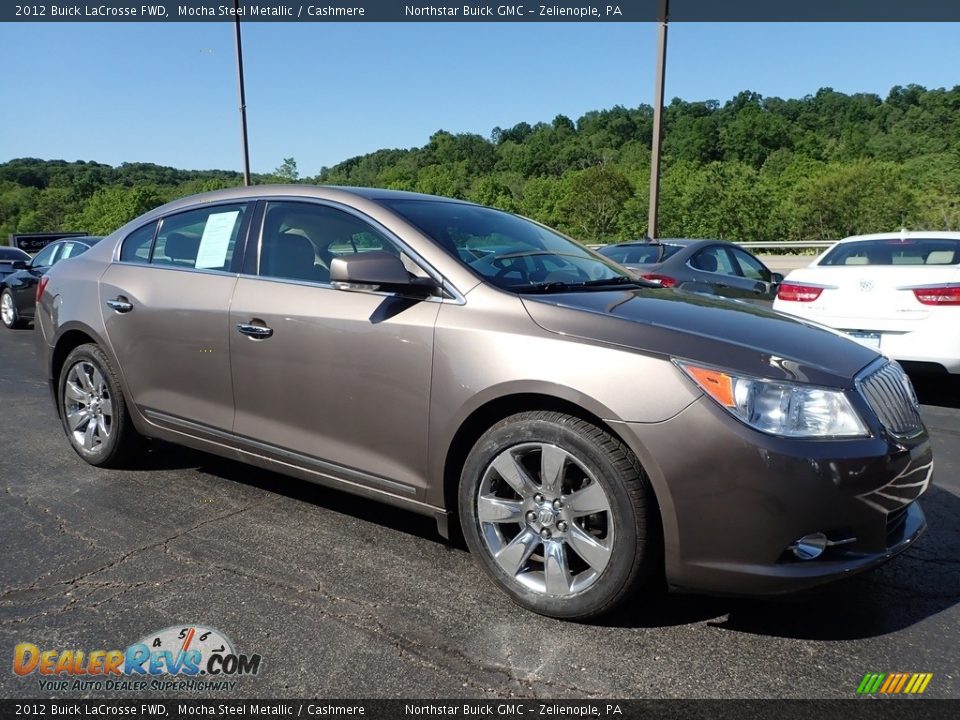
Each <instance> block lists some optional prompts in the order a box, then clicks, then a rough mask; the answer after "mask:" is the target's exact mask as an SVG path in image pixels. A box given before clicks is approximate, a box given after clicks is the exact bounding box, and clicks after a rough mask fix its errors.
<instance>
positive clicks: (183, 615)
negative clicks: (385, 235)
mask: <svg viewBox="0 0 960 720" xmlns="http://www.w3.org/2000/svg"><path fill="white" fill-rule="evenodd" d="M919 390H920V393H921V396H922V400H923V402H924V407H923V414H924V417H925V419H926V422H927V424H928V427H929V428H930V430H931V432H932V435H933V442H934V445H935V452H936V462H937V466H936V468H937V469H936V473H935V475H934V483H935V486H934V487H933V488H931V490H930V491H929V492H928V494H927V495H926V497H925V499H924V501H923V506H924V509H925V511H926V513H927V518H928V521H929V525H930V527H929V530H928V532H927V534H926V535H925V536H924V537H923V538H922V539H921V540H920V541H919V542H918V543H917V545H916V546H914V547H913V548H911V549H910V550H909V551H908V552H907V553H905V554H904V555H902V556H901V557H899V558H898V559H896V560H894V561H893V562H891V563H889V564H887V565H885V566H883V567H882V568H880V569H879V570H876V571H874V572H871V573H869V574H866V575H862V576H858V577H855V578H852V579H850V580H847V581H844V582H842V583H839V584H836V585H833V586H830V587H828V588H826V589H823V590H820V591H817V592H815V593H812V594H809V595H805V596H802V597H794V598H789V599H781V600H746V599H729V598H709V597H700V596H689V595H686V596H682V595H673V596H660V595H655V596H653V597H649V598H646V599H645V600H643V601H641V602H637V603H636V604H635V605H634V606H632V607H630V608H628V609H627V610H625V611H623V612H620V613H619V614H617V615H615V616H614V617H610V618H607V619H605V620H603V621H601V622H599V623H596V624H592V625H577V624H572V623H564V622H559V621H555V620H550V619H546V618H542V617H539V616H536V615H532V614H530V613H527V612H525V611H523V610H521V609H519V608H517V607H516V606H514V605H513V604H512V603H511V602H510V601H509V600H508V599H507V598H506V597H505V596H504V595H502V594H501V593H499V592H497V591H496V590H495V589H494V588H493V587H492V586H491V584H490V583H489V582H488V581H487V580H486V578H485V577H484V576H483V575H482V573H481V572H480V570H479V568H478V567H477V566H475V565H474V564H473V562H472V561H471V558H470V556H469V554H468V553H467V552H466V551H465V550H464V549H463V548H462V547H459V546H456V545H451V544H449V543H447V542H445V541H443V540H442V539H441V538H440V537H439V536H438V535H437V533H436V530H435V527H434V524H433V522H432V521H431V520H429V519H426V518H421V517H419V516H415V515H411V514H406V513H404V512H401V511H398V510H394V509H391V508H388V507H387V506H383V505H379V504H377V503H374V502H369V501H365V500H360V499H356V498H353V497H350V496H347V495H345V494H341V493H338V492H333V491H330V490H327V489H324V488H320V487H317V486H313V485H310V484H307V483H304V482H301V481H298V480H293V479H288V478H285V477H283V476H280V475H275V474H271V473H267V472H264V471H260V470H256V469H252V468H249V467H247V466H244V465H240V464H237V463H234V462H230V461H227V460H222V459H219V458H217V457H213V456H210V455H205V454H202V453H198V452H194V451H190V450H186V449H181V448H177V447H174V446H170V445H165V444H156V445H155V446H154V447H153V448H152V450H151V451H150V452H149V453H148V454H147V455H145V457H144V458H143V462H142V466H141V467H140V468H139V469H136V470H128V471H102V470H98V469H95V468H92V467H89V466H87V465H86V464H85V463H83V462H82V461H81V460H80V459H79V458H78V457H76V456H75V455H74V453H73V451H71V450H70V448H69V446H68V444H67V442H66V440H65V439H64V438H63V435H62V431H61V429H60V426H59V422H58V420H57V418H56V414H55V411H54V409H53V407H52V405H51V402H50V399H49V394H48V391H47V388H46V386H45V382H44V380H43V378H42V377H41V374H40V371H39V369H38V367H37V366H36V363H35V361H34V356H33V332H32V331H7V330H5V329H3V328H0V399H2V408H3V409H2V418H3V422H2V426H0V427H2V431H0V478H2V483H0V484H2V486H3V502H2V505H0V548H2V554H0V558H2V559H0V655H2V660H0V697H4V698H11V697H64V695H63V694H61V693H51V692H43V691H41V690H40V689H39V687H38V684H37V676H36V675H32V676H29V677H24V678H21V677H17V676H15V675H14V673H13V672H12V671H11V663H12V656H13V648H14V646H15V645H16V644H17V643H21V642H30V643H34V644H36V645H38V646H40V647H41V649H68V648H70V649H89V650H94V649H114V648H124V647H126V646H127V645H128V644H130V643H132V642H135V641H136V640H137V639H139V638H141V637H143V636H145V635H147V634H148V633H150V632H152V631H156V630H160V629H161V628H166V627H168V626H176V625H181V624H184V625H186V624H192V623H198V624H201V625H204V626H208V627H213V628H217V629H219V630H221V631H223V632H224V633H225V634H226V635H227V636H229V637H230V638H231V639H232V640H233V641H234V643H235V645H236V646H237V648H238V649H239V650H241V651H242V652H246V653H259V654H260V655H261V656H262V658H263V665H262V667H261V669H260V672H259V674H258V675H257V676H255V677H245V678H242V679H241V680H239V681H238V684H237V686H236V688H235V689H234V690H233V692H230V693H229V694H224V693H210V695H211V696H216V697H230V698H250V697H273V698H283V697H337V698H349V697H358V698H360V697H411V696H415V697H424V698H427V697H437V698H439V697H461V696H463V697H486V698H495V697H509V696H523V697H542V698H557V699H560V698H575V697H576V698H589V697H606V698H628V697H644V698H662V697H696V698H701V697H704V698H705V697H709V698H726V697H780V698H814V697H816V698H851V697H854V693H855V690H856V687H857V685H858V683H859V682H860V679H861V678H862V677H863V675H864V674H865V673H867V672H884V673H890V672H930V673H933V674H934V677H933V680H932V682H931V683H930V685H929V686H928V688H927V691H926V694H925V696H926V697H960V683H958V680H957V674H958V657H960V652H958V648H960V610H958V603H960V556H958V548H960V481H958V475H960V389H958V386H957V385H956V384H953V385H951V386H945V385H944V384H943V382H942V381H938V380H935V379H928V380H921V381H920V382H919ZM87 694H88V695H94V696H99V695H101V694H111V693H87ZM113 694H114V695H115V696H119V697H137V698H139V697H142V694H135V693H130V692H124V691H121V692H117V693H113ZM66 696H67V697H69V696H71V695H69V694H68V695H66Z"/></svg>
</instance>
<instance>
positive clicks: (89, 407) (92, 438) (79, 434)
mask: <svg viewBox="0 0 960 720" xmlns="http://www.w3.org/2000/svg"><path fill="white" fill-rule="evenodd" d="M57 402H58V403H59V406H60V419H61V421H62V423H63V430H64V432H65V433H66V435H67V439H68V440H69V441H70V446H71V447H72V448H73V449H74V451H75V452H76V453H77V455H79V456H80V457H82V458H83V459H84V460H86V461H87V462H88V463H90V464H91V465H95V466H97V467H123V466H125V465H127V464H128V463H129V462H130V461H131V460H133V458H134V456H135V455H136V454H137V451H139V450H140V449H141V448H142V438H141V436H140V435H139V434H138V433H137V431H136V428H134V426H133V422H132V421H131V420H130V414H129V412H128V411H127V404H126V400H125V399H124V397H123V391H122V390H121V388H120V381H119V380H118V379H117V375H116V373H115V372H114V370H113V367H112V366H111V365H110V361H109V360H108V359H107V356H106V355H104V353H103V351H102V350H101V349H100V348H99V347H98V346H97V345H94V344H92V343H89V344H86V345H80V346H78V347H76V348H74V350H73V351H72V352H71V353H70V354H69V355H68V356H67V359H66V361H65V362H64V364H63V370H62V372H61V373H60V381H59V383H58V389H57Z"/></svg>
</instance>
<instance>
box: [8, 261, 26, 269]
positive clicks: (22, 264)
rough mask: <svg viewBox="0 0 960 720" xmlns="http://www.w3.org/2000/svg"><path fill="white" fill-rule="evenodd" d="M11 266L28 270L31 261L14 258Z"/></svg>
mask: <svg viewBox="0 0 960 720" xmlns="http://www.w3.org/2000/svg"><path fill="white" fill-rule="evenodd" d="M11 267H13V269H14V270H26V269H27V268H28V267H30V263H28V262H27V261H26V260H14V261H13V265H12V266H11Z"/></svg>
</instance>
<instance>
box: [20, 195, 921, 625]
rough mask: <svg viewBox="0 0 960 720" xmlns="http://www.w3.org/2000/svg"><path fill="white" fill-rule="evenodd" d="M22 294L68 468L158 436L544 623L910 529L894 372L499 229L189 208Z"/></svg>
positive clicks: (309, 206)
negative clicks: (458, 535)
mask: <svg viewBox="0 0 960 720" xmlns="http://www.w3.org/2000/svg"><path fill="white" fill-rule="evenodd" d="M38 297H39V303H38V306H37V322H36V325H37V334H38V342H39V345H40V349H41V357H42V362H43V367H44V370H45V372H46V373H47V374H48V377H49V380H50V384H51V388H52V390H53V394H54V398H55V401H56V405H57V410H58V412H59V415H60V418H61V421H62V424H63V428H64V430H65V432H66V436H67V439H68V440H69V442H70V444H71V446H72V447H73V448H74V450H75V451H76V452H77V453H78V454H79V455H80V457H82V458H83V459H84V460H86V461H87V462H89V463H91V464H93V465H98V466H105V467H109V466H117V465H120V464H122V463H130V462H133V461H135V460H136V453H137V449H138V448H139V447H140V440H141V439H142V438H157V439H162V440H166V441H170V442H174V443H181V444H183V445H188V446H191V447H194V448H198V449H201V450H205V451H208V452H212V453H217V454H220V455H224V456H227V457H231V458H236V459H239V460H242V461H244V462H247V463H250V464H252V465H255V466H258V467H260V468H264V469H267V470H273V471H277V472H280V473H284V474H286V475H289V476H293V477H295V478H300V479H304V480H310V481H314V482H317V483H320V484H323V485H327V486H330V487H334V488H340V489H344V490H347V491H349V492H353V493H357V494H359V495H363V496H366V497H368V498H373V499H376V500H379V501H382V502H384V503H387V504H390V505H392V506H396V507H398V508H403V509H407V510H413V511H415V512H419V513H424V514H428V515H431V516H433V517H435V518H436V520H437V523H438V527H439V530H440V532H441V533H442V534H444V535H446V534H448V533H449V532H450V531H451V530H452V529H453V528H454V527H456V526H459V528H460V529H461V530H462V532H463V535H464V537H465V538H466V542H467V544H468V546H469V548H470V550H471V551H472V553H473V554H474V555H475V556H476V557H477V558H478V560H479V563H480V565H481V566H482V567H483V569H484V570H485V571H486V573H487V574H488V575H489V576H490V578H491V579H492V580H493V582H494V584H495V585H497V586H498V587H499V588H501V589H502V590H503V591H504V592H506V593H507V594H508V595H510V596H511V597H512V598H513V599H514V600H515V601H516V602H518V603H519V604H521V605H523V606H524V607H527V608H529V609H531V610H534V611H536V612H539V613H543V614H546V615H551V616H555V617H564V618H586V617H590V616H595V615H598V614H601V613H604V612H606V611H609V610H611V609H612V608H614V607H615V606H617V605H620V604H622V603H624V602H625V601H626V600H627V599H628V598H630V597H631V596H632V595H633V593H634V591H635V590H637V589H640V588H642V587H644V586H650V585H657V584H659V583H660V582H662V581H663V580H665V581H666V583H667V585H668V586H669V587H670V588H672V589H677V590H690V591H699V592H710V593H738V594H772V593H782V592H789V591H793V590H798V589H803V588H808V587H811V586H814V585H817V584H820V583H824V582H827V581H829V580H833V579H836V578H840V577H843V576H846V575H848V574H850V573H851V572H855V571H859V570H864V569H866V568H869V567H872V566H875V565H878V564H879V563H881V562H883V561H885V560H887V559H889V558H891V557H892V556H893V555H895V554H897V553H899V552H900V551H902V550H904V549H905V548H907V547H908V546H910V545H911V544H912V543H913V542H914V541H915V540H916V539H917V537H918V536H919V535H920V533H921V532H922V530H923V528H924V526H925V521H924V517H923V513H922V512H921V509H920V507H919V505H918V504H917V503H916V502H915V501H916V499H917V498H918V497H919V496H920V495H921V494H922V493H923V492H924V491H925V490H926V488H927V487H928V485H929V483H930V478H931V475H932V469H933V458H932V454H931V448H930V442H929V439H928V436H927V432H926V429H925V428H924V425H923V423H922V421H921V418H920V415H919V412H918V404H917V399H916V397H915V395H914V393H913V388H912V386H911V384H910V381H909V379H908V378H907V376H906V375H905V374H904V373H903V371H902V370H901V368H900V367H899V365H897V364H896V363H895V362H892V361H889V360H888V359H886V358H885V357H883V356H881V355H880V354H878V353H877V352H875V351H874V350H872V349H870V348H867V347H864V346H862V345H860V344H857V343H855V342H852V341H850V340H848V339H846V338H845V337H843V336H841V335H840V334H838V333H835V332H832V331H830V330H829V329H826V328H822V327H819V326H816V325H812V324H810V323H808V322H805V321H803V320H799V319H796V318H790V317H788V316H785V315H779V314H776V313H774V312H772V311H769V310H765V309H762V308H758V307H755V306H751V305H748V304H743V303H736V302H731V301H727V300H723V299H719V298H713V297H708V296H704V295H698V294H692V293H684V292H677V291H675V290H670V289H663V288H657V287H651V286H649V284H647V283H644V282H643V281H638V280H636V279H634V278H633V277H631V276H630V275H628V274H627V272H626V271H625V270H623V269H622V268H621V267H620V266H618V265H616V264H615V263H613V262H612V261H610V260H608V259H606V258H604V257H603V256H601V255H598V254H597V253H594V252H592V251H591V250H588V249H586V248H584V247H583V246H581V245H579V244H577V243H576V242H574V241H572V240H570V239H568V238H566V237H564V236H562V235H560V234H558V233H556V232H554V231H552V230H550V229H548V228H546V227H544V226H542V225H539V224H537V223H535V222H532V221H529V220H526V219H523V218H520V217H517V216H515V215H511V214H508V213H505V212H501V211H499V210H494V209H491V208H486V207H482V206H478V205H474V204H470V203H466V202H461V201H457V200H449V199H446V198H439V197H432V196H427V195H418V194H413V193H404V192H396V191H388V190H375V189H360V188H325V187H311V186H300V185H297V186H262V187H255V188H237V189H233V190H223V191H217V192H214V193H208V194H204V195H198V196H194V197H189V198H185V199H183V200H178V201H176V202H173V203H170V204H168V205H164V206H163V207H160V208H158V209H156V210H153V211H151V212H149V213H147V214H146V215H143V216H142V217H140V218H137V219H136V220H134V221H132V222H130V223H129V224H127V225H125V226H124V227H122V228H120V229H119V230H118V231H116V232H115V233H113V234H112V235H110V236H109V237H107V238H106V239H104V240H102V241H101V242H100V243H98V244H97V245H96V246H94V247H93V248H92V249H91V250H89V251H88V252H87V253H85V254H83V255H81V256H79V257H77V258H74V259H71V260H70V261H69V262H65V263H61V264H60V265H57V266H56V267H54V268H53V269H52V270H51V271H50V272H49V273H48V274H47V275H46V276H44V278H43V280H42V281H41V285H40V287H39V289H38ZM292 482H295V480H292Z"/></svg>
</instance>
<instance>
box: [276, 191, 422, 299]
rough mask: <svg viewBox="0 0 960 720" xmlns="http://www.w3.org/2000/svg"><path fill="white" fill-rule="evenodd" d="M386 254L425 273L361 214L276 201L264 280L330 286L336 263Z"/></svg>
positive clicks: (325, 206) (409, 267)
mask: <svg viewBox="0 0 960 720" xmlns="http://www.w3.org/2000/svg"><path fill="white" fill-rule="evenodd" d="M370 250H385V251H387V252H390V253H393V254H394V255H398V256H400V258H401V259H402V260H403V261H404V265H406V267H407V270H408V271H411V272H414V274H424V273H423V272H422V271H421V270H420V269H419V267H417V266H416V264H415V263H413V262H412V261H411V260H409V258H407V257H406V256H405V255H404V254H403V253H402V252H401V251H400V249H399V248H398V247H397V246H396V245H394V244H393V242H392V241H391V240H390V239H389V238H387V237H386V236H385V235H384V234H383V233H381V232H380V231H379V230H377V229H376V228H374V227H373V226H372V225H370V224H369V223H367V222H364V221H363V220H362V219H361V218H358V217H357V216H355V215H352V214H350V213H347V212H344V211H342V210H338V209H336V208H332V207H329V206H327V205H315V204H312V203H298V202H271V203H267V209H266V212H265V213H264V216H263V229H262V232H261V236H260V266H259V268H260V269H259V275H260V276H261V277H270V278H278V279H285V280H303V281H306V282H318V283H329V282H330V264H331V263H332V262H333V260H334V258H336V257H339V256H343V255H350V254H353V253H361V252H369V251H370Z"/></svg>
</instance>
